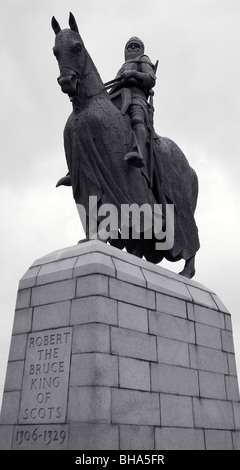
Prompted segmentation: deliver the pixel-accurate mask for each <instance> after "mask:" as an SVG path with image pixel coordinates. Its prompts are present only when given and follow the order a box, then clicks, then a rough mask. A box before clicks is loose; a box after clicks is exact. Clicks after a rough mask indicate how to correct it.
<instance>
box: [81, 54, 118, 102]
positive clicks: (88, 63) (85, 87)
mask: <svg viewBox="0 0 240 470" xmlns="http://www.w3.org/2000/svg"><path fill="white" fill-rule="evenodd" d="M85 54H86V56H85V67H84V70H83V75H82V77H81V79H80V86H79V92H78V94H77V96H75V97H74V98H73V99H72V103H73V108H74V109H77V108H79V107H82V106H83V105H86V104H87V103H88V102H89V99H90V98H92V97H94V96H99V95H103V96H105V97H107V98H108V99H110V98H109V96H108V93H107V92H106V90H105V88H104V84H103V81H102V79H101V77H100V75H99V73H98V70H97V68H96V66H95V64H94V62H93V60H92V59H91V57H90V55H89V54H88V52H87V50H85Z"/></svg>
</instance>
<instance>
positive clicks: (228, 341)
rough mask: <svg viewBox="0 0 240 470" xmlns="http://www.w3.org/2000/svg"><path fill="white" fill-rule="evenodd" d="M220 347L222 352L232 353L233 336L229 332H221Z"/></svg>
mask: <svg viewBox="0 0 240 470" xmlns="http://www.w3.org/2000/svg"><path fill="white" fill-rule="evenodd" d="M221 334H222V347H223V351H227V352H230V353H234V344H233V335H232V332H231V331H226V330H222V331H221Z"/></svg>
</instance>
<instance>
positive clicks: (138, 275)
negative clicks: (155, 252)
mask: <svg viewBox="0 0 240 470" xmlns="http://www.w3.org/2000/svg"><path fill="white" fill-rule="evenodd" d="M113 263H114V265H115V268H116V273H117V279H120V280H122V281H125V282H129V283H131V284H135V285H137V286H143V287H146V284H147V283H146V280H145V278H144V276H143V274H142V271H141V269H140V268H139V267H138V266H136V265H134V264H130V263H126V262H125V261H122V260H120V259H117V258H113Z"/></svg>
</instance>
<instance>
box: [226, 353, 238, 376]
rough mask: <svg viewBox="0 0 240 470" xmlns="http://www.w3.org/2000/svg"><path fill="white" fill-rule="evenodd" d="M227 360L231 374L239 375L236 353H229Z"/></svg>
mask: <svg viewBox="0 0 240 470" xmlns="http://www.w3.org/2000/svg"><path fill="white" fill-rule="evenodd" d="M227 360H228V367H229V374H230V375H235V376H236V375H237V367H236V359H235V355H234V354H231V353H227Z"/></svg>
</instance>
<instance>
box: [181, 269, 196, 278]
mask: <svg viewBox="0 0 240 470" xmlns="http://www.w3.org/2000/svg"><path fill="white" fill-rule="evenodd" d="M178 274H180V276H184V277H186V278H187V279H192V277H193V276H195V274H196V270H195V269H194V270H193V271H185V270H184V269H183V271H181V272H180V273H178Z"/></svg>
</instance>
